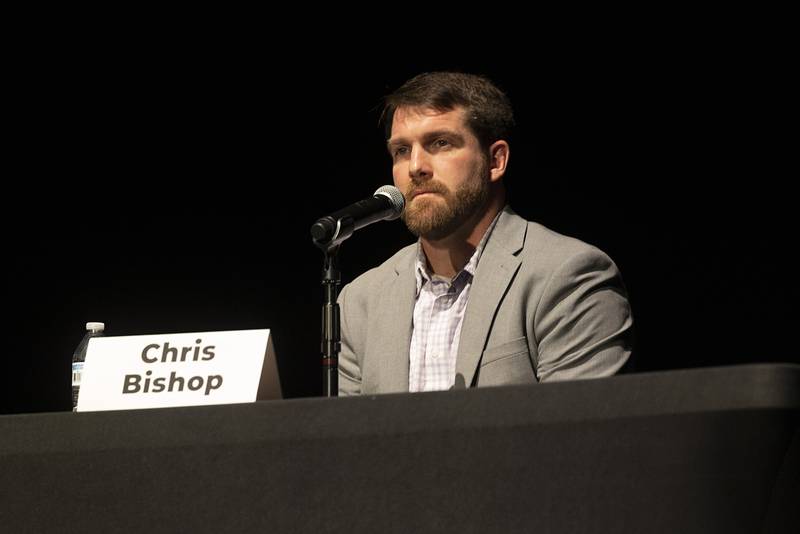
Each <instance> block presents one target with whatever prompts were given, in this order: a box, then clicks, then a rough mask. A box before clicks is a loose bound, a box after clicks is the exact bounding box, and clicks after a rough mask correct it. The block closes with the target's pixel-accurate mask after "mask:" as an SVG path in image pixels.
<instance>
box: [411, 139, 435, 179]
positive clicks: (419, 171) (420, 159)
mask: <svg viewBox="0 0 800 534" xmlns="http://www.w3.org/2000/svg"><path fill="white" fill-rule="evenodd" d="M432 175H433V169H432V168H431V162H430V160H429V159H428V155H427V153H426V152H425V150H423V149H422V148H421V147H413V148H412V149H411V156H410V158H409V162H408V176H409V177H410V178H411V179H412V180H414V181H417V180H427V179H429V178H430V177H431V176H432Z"/></svg>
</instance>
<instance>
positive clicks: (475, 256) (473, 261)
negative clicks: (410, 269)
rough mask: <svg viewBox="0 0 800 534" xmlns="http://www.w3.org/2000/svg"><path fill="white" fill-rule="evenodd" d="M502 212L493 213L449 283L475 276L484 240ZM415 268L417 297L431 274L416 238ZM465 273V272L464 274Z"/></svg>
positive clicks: (487, 239) (486, 239)
mask: <svg viewBox="0 0 800 534" xmlns="http://www.w3.org/2000/svg"><path fill="white" fill-rule="evenodd" d="M501 213H503V212H502V210H501V211H500V212H499V213H498V214H497V215H495V217H494V219H493V220H492V222H491V224H490V225H489V227H488V228H487V229H486V231H485V232H484V233H483V237H482V238H481V240H480V242H479V243H478V246H477V247H475V252H473V253H472V256H471V257H470V259H469V261H468V262H467V264H466V265H465V266H464V268H463V269H461V271H459V272H458V274H456V275H455V276H454V277H453V279H452V280H451V284H453V283H457V282H458V281H459V280H462V279H465V278H467V277H473V276H475V270H476V269H477V268H478V261H479V260H480V258H481V254H483V249H484V248H485V247H486V242H487V241H489V236H490V235H491V233H492V230H493V229H494V227H495V225H496V224H497V220H498V219H499V218H500V214H501ZM415 265H416V268H415V269H414V273H415V275H416V279H417V296H418V297H419V292H420V291H421V290H422V286H424V285H425V283H426V282H430V281H431V277H432V274H433V273H431V271H430V269H428V260H427V258H426V257H425V251H423V250H422V243H421V242H420V241H419V240H417V260H416V264H415ZM465 273H466V274H465Z"/></svg>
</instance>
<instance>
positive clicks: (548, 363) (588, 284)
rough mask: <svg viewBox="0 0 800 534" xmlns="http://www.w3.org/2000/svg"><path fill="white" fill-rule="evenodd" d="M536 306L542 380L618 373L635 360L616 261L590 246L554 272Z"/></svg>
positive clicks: (629, 317)
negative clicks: (632, 358) (628, 362)
mask: <svg viewBox="0 0 800 534" xmlns="http://www.w3.org/2000/svg"><path fill="white" fill-rule="evenodd" d="M546 284H547V285H546V287H545V289H544V292H543V294H542V298H541V300H540V302H539V304H538V306H537V307H536V312H535V314H534V318H533V332H534V335H535V338H536V340H537V344H538V360H537V362H536V371H537V377H538V379H539V381H540V382H548V381H557V380H573V379H581V378H599V377H605V376H610V375H613V374H615V373H617V372H618V371H619V370H620V369H621V368H622V367H623V365H625V363H626V362H627V361H628V359H629V358H630V356H631V350H632V337H633V318H632V315H631V309H630V305H629V303H628V298H627V294H626V291H625V287H624V285H623V283H622V278H621V276H620V273H619V270H618V269H617V267H616V265H614V262H613V261H611V259H610V258H609V257H608V256H607V255H606V254H604V253H603V252H601V251H600V250H598V249H596V248H594V247H589V248H587V249H584V250H582V251H580V252H578V253H577V254H574V255H572V256H570V257H569V258H568V259H567V260H566V261H565V262H563V263H562V264H561V265H560V266H559V267H558V268H557V269H555V270H554V271H553V274H552V275H551V276H550V278H549V280H548V281H547V283H546Z"/></svg>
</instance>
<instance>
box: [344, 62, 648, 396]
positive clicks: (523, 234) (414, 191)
mask: <svg viewBox="0 0 800 534" xmlns="http://www.w3.org/2000/svg"><path fill="white" fill-rule="evenodd" d="M384 117H385V119H386V121H387V123H386V126H387V133H388V135H389V137H388V141H387V146H388V149H389V153H390V155H391V157H392V173H393V176H394V183H395V185H396V186H397V187H398V188H399V189H400V190H401V191H402V192H403V195H404V196H405V200H406V207H405V211H404V213H403V220H404V222H405V224H406V225H407V226H408V229H409V230H410V231H411V232H412V233H414V234H415V235H416V236H418V237H419V240H418V242H417V243H416V244H414V245H411V246H408V247H405V248H403V249H401V250H400V251H399V252H397V253H396V254H395V255H394V256H393V257H392V258H390V259H389V260H387V261H386V262H384V263H383V264H382V265H380V266H379V267H377V268H375V269H372V270H370V271H368V272H366V273H364V274H363V275H361V276H359V277H358V278H357V279H356V280H354V281H353V282H352V283H351V284H349V285H347V286H345V287H344V288H343V289H342V291H341V294H340V295H339V304H340V306H341V333H342V349H341V353H340V355H339V394H340V395H356V394H375V393H390V392H404V391H430V390H441V389H449V388H453V387H455V388H464V387H471V386H493V385H502V384H524V383H534V382H537V381H539V382H544V381H554V380H569V379H579V378H592V377H603V376H609V375H612V374H614V373H616V372H617V371H619V370H620V369H621V368H622V366H623V365H624V364H625V363H626V361H627V360H628V358H629V357H630V354H631V337H632V332H633V331H632V317H631V311H630V307H629V305H628V301H627V298H626V294H625V289H624V287H623V284H622V280H621V278H620V274H619V272H618V270H617V268H616V266H615V265H614V263H613V262H612V261H611V260H610V259H609V258H608V256H606V255H605V254H604V253H603V252H601V251H600V250H598V249H596V248H594V247H592V246H590V245H587V244H585V243H583V242H580V241H578V240H576V239H572V238H569V237H565V236H562V235H559V234H557V233H555V232H552V231H550V230H548V229H547V228H545V227H543V226H541V225H539V224H536V223H533V222H528V221H525V220H524V219H522V218H521V217H519V216H518V215H516V214H515V213H514V212H513V211H512V210H511V208H510V207H508V206H507V205H506V195H505V189H504V186H503V176H504V175H505V173H506V169H507V167H508V162H509V158H510V147H509V143H508V141H507V139H508V137H509V131H510V129H511V127H512V126H513V114H512V110H511V106H510V103H509V102H508V99H507V97H506V96H505V95H504V94H503V93H502V92H501V91H500V90H499V89H498V88H497V87H496V86H494V85H493V84H492V83H491V82H490V81H489V80H487V79H485V78H483V77H479V76H474V75H468V74H460V73H442V72H439V73H427V74H422V75H419V76H417V77H415V78H412V79H411V80H409V81H408V82H406V83H405V84H404V85H403V86H402V87H400V88H399V89H398V90H397V91H395V92H394V93H393V94H391V95H390V96H388V97H387V99H386V107H385V109H384Z"/></svg>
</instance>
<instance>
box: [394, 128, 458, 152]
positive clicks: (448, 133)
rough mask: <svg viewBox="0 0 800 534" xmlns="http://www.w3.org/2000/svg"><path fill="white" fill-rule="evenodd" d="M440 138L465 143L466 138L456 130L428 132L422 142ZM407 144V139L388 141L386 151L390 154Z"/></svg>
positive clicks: (400, 138)
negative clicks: (395, 148)
mask: <svg viewBox="0 0 800 534" xmlns="http://www.w3.org/2000/svg"><path fill="white" fill-rule="evenodd" d="M438 137H452V138H455V139H457V140H458V141H461V142H463V141H464V136H463V135H461V134H460V133H458V132H457V131H455V130H435V131H433V132H428V133H426V134H425V135H423V136H422V140H423V142H425V143H428V142H430V141H433V140H434V139H436V138H438ZM407 144H408V140H407V139H406V138H405V137H398V138H397V139H388V140H387V141H386V149H387V150H389V152H390V153H391V152H392V148H393V147H396V146H399V145H407Z"/></svg>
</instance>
